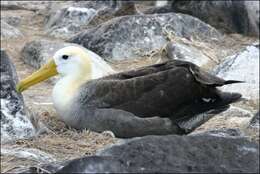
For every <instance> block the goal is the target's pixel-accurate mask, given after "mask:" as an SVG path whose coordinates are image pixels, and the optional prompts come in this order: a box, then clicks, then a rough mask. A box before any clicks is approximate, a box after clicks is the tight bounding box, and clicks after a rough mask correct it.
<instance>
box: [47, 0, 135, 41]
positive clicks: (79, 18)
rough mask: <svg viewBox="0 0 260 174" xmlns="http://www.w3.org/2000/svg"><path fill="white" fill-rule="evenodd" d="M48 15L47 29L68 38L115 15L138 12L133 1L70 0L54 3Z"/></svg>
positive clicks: (54, 34) (52, 34) (58, 36)
mask: <svg viewBox="0 0 260 174" xmlns="http://www.w3.org/2000/svg"><path fill="white" fill-rule="evenodd" d="M48 13H49V14H48V15H47V17H46V22H45V30H46V32H47V33H48V34H49V35H51V36H53V37H56V38H63V39H68V38H70V37H72V36H73V35H75V34H77V33H78V32H80V31H83V30H84V29H86V28H88V27H91V26H97V25H98V24H100V23H102V22H104V21H105V20H109V19H112V18H113V17H115V16H123V15H133V14H137V13H138V12H137V10H136V7H135V3H134V2H132V1H123V2H121V1H114V2H113V1H110V3H109V2H102V1H98V2H96V3H93V2H85V1H83V2H81V1H80V2H69V3H63V5H59V6H57V4H54V5H53V6H52V7H51V9H50V10H49V12H48Z"/></svg>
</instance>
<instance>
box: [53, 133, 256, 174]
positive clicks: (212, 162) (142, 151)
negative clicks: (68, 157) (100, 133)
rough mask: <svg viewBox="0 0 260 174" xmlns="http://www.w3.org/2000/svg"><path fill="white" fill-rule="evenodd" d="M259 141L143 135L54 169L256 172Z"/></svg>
mask: <svg viewBox="0 0 260 174" xmlns="http://www.w3.org/2000/svg"><path fill="white" fill-rule="evenodd" d="M258 156H259V145H258V144H256V143H253V142H250V141H249V140H247V139H246V138H239V137H233V138H231V137H218V136H210V135H197V136H177V135H168V136H146V137H142V138H134V139H131V140H128V141H126V143H123V144H121V145H114V146H112V147H110V148H108V149H105V150H103V151H101V152H99V153H98V155H97V156H91V157H84V158H81V159H75V160H73V161H72V162H70V163H69V164H68V165H66V166H65V167H63V168H62V169H61V170H59V171H58V172H57V173H64V172H66V173H76V172H80V173H86V172H90V173H103V172H106V173H118V172H119V173H122V172H130V173H132V172H134V173H144V172H148V173H166V172H167V173H168V172H170V173H180V172H185V173H188V172H196V173H198V172H205V173H236V172H237V173H244V172H245V173H248V172H249V173H256V172H259V160H258V159H259V157H258Z"/></svg>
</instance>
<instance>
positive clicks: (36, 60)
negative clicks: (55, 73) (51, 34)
mask: <svg viewBox="0 0 260 174" xmlns="http://www.w3.org/2000/svg"><path fill="white" fill-rule="evenodd" d="M70 45H73V44H69V43H65V42H61V41H50V40H47V39H40V40H35V41H32V42H29V43H27V44H26V45H25V46H24V48H23V50H22V52H21V55H22V56H21V57H22V59H23V61H24V62H25V63H27V64H29V65H31V66H32V67H34V68H36V69H39V68H40V67H41V66H42V65H43V64H45V63H46V62H47V61H48V60H49V59H50V58H51V57H52V56H53V55H54V53H55V52H56V51H58V50H59V49H61V48H63V47H65V46H70Z"/></svg>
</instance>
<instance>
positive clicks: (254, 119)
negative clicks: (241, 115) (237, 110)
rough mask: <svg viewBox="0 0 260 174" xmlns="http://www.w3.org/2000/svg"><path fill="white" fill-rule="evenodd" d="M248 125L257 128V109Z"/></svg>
mask: <svg viewBox="0 0 260 174" xmlns="http://www.w3.org/2000/svg"><path fill="white" fill-rule="evenodd" d="M249 127H252V128H258V129H259V111H258V112H257V113H256V114H255V115H254V117H253V118H252V119H251V121H250V124H249Z"/></svg>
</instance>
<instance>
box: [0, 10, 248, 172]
mask: <svg viewBox="0 0 260 174" xmlns="http://www.w3.org/2000/svg"><path fill="white" fill-rule="evenodd" d="M14 14H15V15H17V16H20V17H21V19H22V20H21V24H20V25H19V27H18V28H19V29H20V31H21V32H22V33H23V35H24V37H22V38H17V39H8V40H1V48H4V49H6V51H7V54H8V55H9V57H10V58H11V59H12V61H13V63H14V65H15V67H16V70H17V73H18V77H19V79H22V78H24V77H26V76H28V75H29V74H31V73H32V72H33V71H35V69H33V68H32V67H31V66H29V65H26V64H25V63H24V62H23V61H22V60H21V58H20V52H21V50H22V48H23V47H24V45H25V43H28V42H30V41H33V40H36V39H39V38H49V39H52V38H50V37H49V36H47V35H45V33H44V31H43V21H44V16H42V15H35V13H34V12H32V11H26V10H15V11H13V10H12V11H1V16H12V15H14ZM229 37H231V38H232V39H233V40H232V39H230V40H229V42H227V43H226V44H228V45H229V46H230V45H231V46H232V44H234V45H233V48H234V49H233V52H235V51H236V50H238V49H240V48H241V46H243V44H244V45H247V44H249V43H252V40H253V39H252V38H246V37H243V38H242V37H240V36H239V35H232V36H229ZM238 41H239V42H240V43H242V44H241V45H239V46H237V45H236V44H235V43H237V42H238ZM222 46H223V47H225V46H226V45H224V44H223V45H222ZM158 52H160V51H158ZM158 52H157V53H151V55H150V56H148V57H150V58H148V59H147V58H144V59H140V60H134V61H130V62H129V61H124V62H114V63H111V65H112V66H113V67H114V68H115V69H116V70H118V71H123V70H128V69H134V68H137V67H140V66H144V65H149V64H154V63H156V62H160V61H162V60H161V59H159V58H154V57H156V56H153V55H156V54H158ZM227 54H230V55H231V54H232V51H231V52H229V53H227ZM52 87H53V85H52V84H51V83H50V81H46V82H43V83H40V84H38V85H36V86H34V88H32V89H30V90H28V91H25V92H24V93H23V96H24V100H25V104H26V106H27V107H28V109H29V110H30V111H31V112H32V113H33V115H34V117H35V120H36V121H37V122H41V123H42V124H43V125H45V126H46V127H47V128H48V131H47V132H46V133H43V134H41V135H39V136H37V137H34V138H32V139H28V140H18V141H15V142H12V143H8V144H3V145H2V146H1V148H17V147H19V148H21V147H23V148H35V149H39V150H41V151H43V152H46V153H48V154H51V155H52V156H53V157H54V158H55V159H56V160H58V161H59V160H67V159H73V158H77V157H80V156H82V155H92V154H94V153H95V152H96V151H97V150H99V149H102V148H104V147H105V146H107V145H111V144H113V143H115V142H117V139H116V138H114V137H113V136H112V135H110V134H109V133H95V132H91V131H88V130H84V131H76V130H73V129H70V128H67V127H66V126H65V125H64V123H63V122H62V121H60V120H58V119H57V117H56V116H57V114H56V112H55V110H54V108H53V106H52V104H51V103H52V102H51V91H52ZM213 123H214V124H215V125H221V124H222V123H223V120H218V119H217V120H216V121H214V122H213ZM213 123H212V124H213ZM212 124H209V125H208V126H213V127H214V125H212ZM222 127H223V125H222ZM208 128H209V127H205V126H204V127H203V129H208ZM200 130H201V129H200ZM38 164H39V162H38V161H35V160H29V159H25V158H17V157H15V156H12V155H8V156H6V155H2V153H1V173H2V172H3V173H4V172H8V171H9V172H10V171H12V170H13V169H14V168H15V167H17V166H28V165H30V166H31V165H38Z"/></svg>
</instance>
